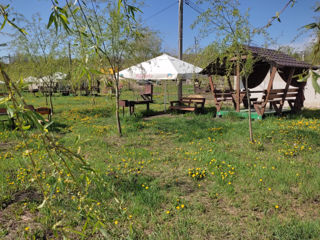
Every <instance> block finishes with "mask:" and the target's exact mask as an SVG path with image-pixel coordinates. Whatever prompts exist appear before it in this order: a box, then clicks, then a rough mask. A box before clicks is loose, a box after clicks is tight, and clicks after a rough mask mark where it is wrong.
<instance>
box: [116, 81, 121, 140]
mask: <svg viewBox="0 0 320 240" xmlns="http://www.w3.org/2000/svg"><path fill="white" fill-rule="evenodd" d="M115 85H116V121H117V128H118V134H119V137H122V129H121V123H120V116H119V112H120V106H119V100H120V92H119V76H115Z"/></svg>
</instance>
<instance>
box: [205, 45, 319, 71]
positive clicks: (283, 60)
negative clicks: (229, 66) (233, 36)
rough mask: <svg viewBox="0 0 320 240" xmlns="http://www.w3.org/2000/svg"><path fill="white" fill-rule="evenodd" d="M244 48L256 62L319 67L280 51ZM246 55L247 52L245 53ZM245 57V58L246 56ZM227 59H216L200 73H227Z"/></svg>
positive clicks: (298, 66)
mask: <svg viewBox="0 0 320 240" xmlns="http://www.w3.org/2000/svg"><path fill="white" fill-rule="evenodd" d="M244 49H247V50H249V51H250V52H251V53H252V55H253V56H254V57H255V58H256V59H257V60H258V61H257V62H256V63H255V65H256V64H259V65H260V64H267V65H269V66H270V65H276V66H277V68H279V69H281V68H292V67H294V68H296V69H301V70H307V69H318V67H315V66H312V65H311V64H309V63H306V62H304V61H300V60H297V59H295V58H294V57H292V56H290V55H288V54H285V53H282V52H280V51H276V50H272V49H267V48H261V47H253V46H244ZM244 55H245V54H244ZM244 59H245V58H244ZM225 61H226V59H224V60H220V59H215V60H214V61H213V62H211V63H210V64H209V65H208V66H207V67H206V68H204V69H203V70H202V71H201V72H200V74H218V75H224V74H225V73H226V69H225V68H226V62H225ZM234 67H235V66H234Z"/></svg>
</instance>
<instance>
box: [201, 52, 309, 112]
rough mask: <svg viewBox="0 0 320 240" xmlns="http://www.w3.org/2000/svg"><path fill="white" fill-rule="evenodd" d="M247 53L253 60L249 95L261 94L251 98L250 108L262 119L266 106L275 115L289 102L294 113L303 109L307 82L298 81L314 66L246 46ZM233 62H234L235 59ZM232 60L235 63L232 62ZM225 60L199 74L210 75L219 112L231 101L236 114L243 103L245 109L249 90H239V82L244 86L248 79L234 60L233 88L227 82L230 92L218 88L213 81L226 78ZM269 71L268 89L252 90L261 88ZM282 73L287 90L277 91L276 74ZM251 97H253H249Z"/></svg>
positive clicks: (279, 53) (280, 54)
mask: <svg viewBox="0 0 320 240" xmlns="http://www.w3.org/2000/svg"><path fill="white" fill-rule="evenodd" d="M244 49H245V50H246V52H247V53H248V52H250V53H251V54H252V56H253V58H254V60H255V61H254V65H253V72H252V73H251V74H250V75H249V77H248V88H249V92H250V93H260V94H261V98H260V99H257V98H250V100H251V104H250V105H251V107H254V109H255V111H256V113H257V114H258V115H259V116H260V117H262V116H263V115H264V113H265V110H266V107H267V104H268V103H269V104H270V108H273V109H274V110H275V111H276V113H279V114H280V113H282V110H283V106H284V103H285V102H287V103H288V105H289V106H290V107H291V110H293V111H298V110H300V109H301V108H302V107H303V102H304V93H303V92H304V87H305V85H306V83H305V82H298V81H297V80H298V79H299V76H298V75H300V74H304V73H307V72H308V70H310V69H314V67H313V66H312V65H310V64H308V63H306V62H303V61H299V60H296V59H295V58H293V57H291V56H289V55H287V54H284V53H282V52H279V51H275V50H271V49H266V48H260V47H252V46H245V47H244ZM241 59H242V61H246V54H243V56H242V57H241ZM233 60H234V59H233ZM231 61H232V60H231ZM226 65H227V64H226V60H220V59H216V60H215V61H213V62H211V63H210V64H209V65H208V66H207V67H206V68H204V69H203V70H202V72H200V73H201V74H205V75H208V76H209V82H210V87H211V92H212V94H213V96H214V101H215V105H216V107H217V112H218V113H219V112H220V110H221V106H222V104H223V102H225V101H231V102H233V104H234V107H235V110H236V112H240V104H241V103H242V102H243V103H244V105H245V106H246V107H248V106H247V104H246V102H247V96H246V91H244V90H243V89H240V81H242V82H243V86H245V82H244V81H245V80H244V79H241V77H240V70H241V69H240V66H239V65H237V64H236V63H235V61H234V64H231V65H230V64H229V66H231V69H232V72H233V73H234V74H233V75H234V76H236V81H235V84H234V88H235V89H233V86H232V84H231V81H230V79H228V83H229V84H228V85H229V89H228V90H221V89H216V85H215V84H214V81H213V79H212V76H213V75H220V76H225V75H226V74H227V69H226V68H227V67H226ZM269 71H270V81H269V83H268V86H267V89H264V90H262V91H253V90H252V89H253V88H255V87H257V86H259V85H260V84H261V83H262V82H263V81H264V80H265V78H266V76H267V74H268V73H269ZM277 72H278V73H279V75H280V77H281V78H282V80H284V82H285V87H284V88H281V89H274V88H273V83H274V79H275V76H276V73H277ZM249 95H250V94H249ZM249 97H250V96H249Z"/></svg>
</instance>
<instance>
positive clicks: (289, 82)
mask: <svg viewBox="0 0 320 240" xmlns="http://www.w3.org/2000/svg"><path fill="white" fill-rule="evenodd" d="M294 70H295V68H291V69H290V73H289V76H288V79H287V83H286V87H285V89H284V92H283V96H282V99H281V102H280V107H279V111H280V113H281V112H282V108H283V105H284V101H285V99H286V97H287V93H288V89H289V86H290V84H291V81H292V77H293V74H294Z"/></svg>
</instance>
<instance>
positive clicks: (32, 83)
mask: <svg viewBox="0 0 320 240" xmlns="http://www.w3.org/2000/svg"><path fill="white" fill-rule="evenodd" d="M66 77H67V74H65V73H61V72H56V73H54V74H53V75H52V76H44V77H42V78H36V77H32V76H30V77H27V78H25V79H23V81H24V82H25V83H27V84H28V85H29V86H28V88H29V91H38V90H39V88H40V87H48V86H49V85H51V84H58V83H59V82H60V81H62V80H64V79H65V78H66Z"/></svg>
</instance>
